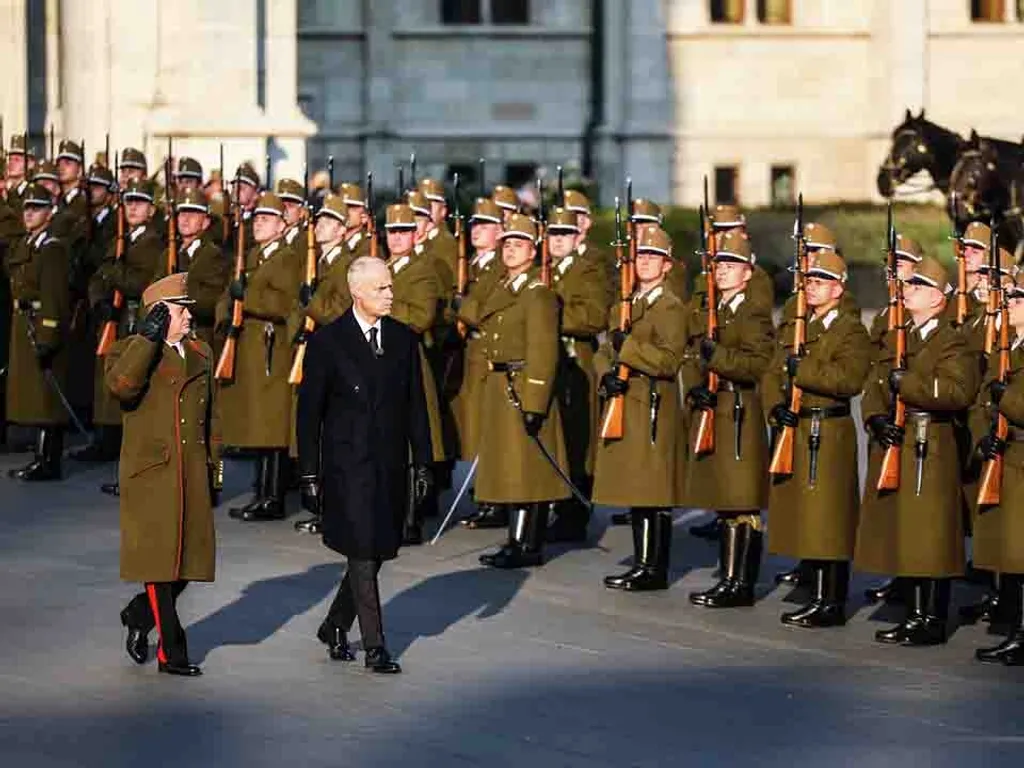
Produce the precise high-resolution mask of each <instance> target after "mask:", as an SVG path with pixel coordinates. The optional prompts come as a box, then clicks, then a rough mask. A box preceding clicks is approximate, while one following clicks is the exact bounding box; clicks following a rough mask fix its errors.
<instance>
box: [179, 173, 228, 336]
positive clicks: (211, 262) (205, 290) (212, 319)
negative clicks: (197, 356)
mask: <svg viewBox="0 0 1024 768" xmlns="http://www.w3.org/2000/svg"><path fill="white" fill-rule="evenodd" d="M189 178H191V177H189ZM174 212H175V223H176V227H177V231H178V243H179V244H178V261H177V271H178V272H187V273H188V297H189V299H190V300H191V302H192V303H191V304H190V305H189V313H190V314H191V317H192V319H191V329H192V334H193V335H194V336H198V337H199V338H200V339H202V340H203V341H204V342H206V344H207V345H208V346H209V347H210V348H211V349H215V351H219V350H217V349H216V347H217V346H219V345H215V343H214V332H213V329H214V325H215V324H216V314H217V303H218V302H219V301H220V297H221V296H222V295H223V294H224V289H225V288H227V285H228V282H230V280H231V262H230V261H229V260H228V259H227V258H225V256H224V253H223V252H222V251H221V250H220V248H218V247H217V245H216V244H215V243H214V240H213V238H212V236H211V234H210V205H209V203H208V202H207V201H206V195H205V194H203V191H202V190H201V189H199V188H198V187H188V188H187V189H185V190H184V191H183V192H181V193H180V194H179V195H178V199H177V200H176V201H175V204H174Z"/></svg>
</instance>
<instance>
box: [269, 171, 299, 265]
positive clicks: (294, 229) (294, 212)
mask: <svg viewBox="0 0 1024 768" xmlns="http://www.w3.org/2000/svg"><path fill="white" fill-rule="evenodd" d="M276 191H277V196H278V197H280V198H281V202H282V203H284V223H285V230H284V243H285V245H287V246H288V247H289V248H292V249H295V250H302V251H303V252H305V247H306V244H305V241H302V242H296V241H298V240H301V239H302V235H304V234H305V233H306V190H305V187H303V185H302V184H300V183H299V182H297V181H295V179H279V180H278V182H277V190H276Z"/></svg>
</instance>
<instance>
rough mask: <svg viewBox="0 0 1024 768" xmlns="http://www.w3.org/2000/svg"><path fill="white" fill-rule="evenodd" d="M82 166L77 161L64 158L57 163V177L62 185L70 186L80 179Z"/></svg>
mask: <svg viewBox="0 0 1024 768" xmlns="http://www.w3.org/2000/svg"><path fill="white" fill-rule="evenodd" d="M81 167H82V166H81V164H80V163H79V162H78V161H77V160H71V159H69V158H66V157H62V158H61V159H60V160H58V161H57V176H58V177H59V178H60V181H61V183H62V184H70V183H71V182H72V181H76V180H77V179H78V173H79V169H80V168H81Z"/></svg>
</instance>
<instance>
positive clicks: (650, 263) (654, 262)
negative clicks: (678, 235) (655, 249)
mask: <svg viewBox="0 0 1024 768" xmlns="http://www.w3.org/2000/svg"><path fill="white" fill-rule="evenodd" d="M671 269H672V260H671V259H667V258H665V257H664V256H662V255H661V254H660V253H648V252H647V251H641V252H640V253H638V254H637V255H636V279H637V280H639V281H640V282H641V283H646V284H651V283H656V282H658V281H659V280H661V279H663V278H664V277H665V275H667V274H668V273H669V270H671Z"/></svg>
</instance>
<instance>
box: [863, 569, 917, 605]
mask: <svg viewBox="0 0 1024 768" xmlns="http://www.w3.org/2000/svg"><path fill="white" fill-rule="evenodd" d="M908 588H909V586H908V584H907V580H906V579H903V578H900V577H898V576H897V577H896V578H893V579H889V580H888V581H886V582H883V583H882V584H879V585H878V586H877V587H871V588H869V589H865V590H864V597H865V599H866V600H867V601H868V602H869V603H872V604H874V603H885V604H886V605H903V604H904V603H905V602H906V590H907V589H908Z"/></svg>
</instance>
